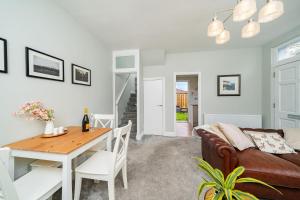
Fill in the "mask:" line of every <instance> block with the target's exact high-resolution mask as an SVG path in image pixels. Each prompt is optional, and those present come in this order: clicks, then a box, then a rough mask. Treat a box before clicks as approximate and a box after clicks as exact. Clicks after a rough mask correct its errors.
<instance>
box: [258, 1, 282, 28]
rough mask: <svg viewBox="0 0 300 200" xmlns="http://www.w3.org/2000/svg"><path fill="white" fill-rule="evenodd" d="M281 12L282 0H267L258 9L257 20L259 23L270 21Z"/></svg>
mask: <svg viewBox="0 0 300 200" xmlns="http://www.w3.org/2000/svg"><path fill="white" fill-rule="evenodd" d="M283 13H284V6H283V3H282V1H277V0H267V4H266V5H264V7H262V8H261V9H260V11H259V14H258V21H259V23H266V22H270V21H273V20H275V19H277V18H278V17H280V16H281V15H282V14H283Z"/></svg>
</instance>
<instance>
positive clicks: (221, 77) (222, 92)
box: [217, 74, 241, 96]
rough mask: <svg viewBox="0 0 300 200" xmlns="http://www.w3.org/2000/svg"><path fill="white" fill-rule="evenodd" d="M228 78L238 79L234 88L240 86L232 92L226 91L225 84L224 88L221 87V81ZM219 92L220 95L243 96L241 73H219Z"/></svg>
mask: <svg viewBox="0 0 300 200" xmlns="http://www.w3.org/2000/svg"><path fill="white" fill-rule="evenodd" d="M226 78H227V79H228V80H230V79H231V80H232V79H236V81H237V82H235V83H234V89H235V87H236V86H238V89H235V90H234V91H232V92H225V90H224V85H223V88H222V87H221V84H224V82H223V83H221V81H223V80H224V79H225V81H226ZM217 94H218V96H241V75H240V74H230V75H218V77H217Z"/></svg>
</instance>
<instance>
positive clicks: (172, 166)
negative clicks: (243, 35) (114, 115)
mask: <svg viewBox="0 0 300 200" xmlns="http://www.w3.org/2000/svg"><path fill="white" fill-rule="evenodd" d="M195 156H201V140H200V138H198V137H189V138H168V137H160V136H148V137H145V138H144V139H143V141H141V142H135V141H130V144H129V150H128V189H127V190H125V189H124V188H123V181H122V176H121V173H120V174H119V175H118V176H117V178H116V184H115V187H116V200H194V199H195V200H196V199H197V197H196V192H197V186H198V184H199V182H200V181H201V176H202V175H203V174H202V173H201V172H200V171H199V170H198V169H197V162H196V161H195V160H194V159H193V157H195ZM80 199H82V200H108V193H107V183H106V182H100V183H94V181H92V180H88V179H84V180H83V185H82V190H81V197H80Z"/></svg>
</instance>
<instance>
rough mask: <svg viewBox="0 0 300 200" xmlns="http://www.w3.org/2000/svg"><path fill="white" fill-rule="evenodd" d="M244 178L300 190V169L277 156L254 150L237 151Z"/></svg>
mask: <svg viewBox="0 0 300 200" xmlns="http://www.w3.org/2000/svg"><path fill="white" fill-rule="evenodd" d="M294 155H295V154H294ZM237 156H238V159H239V165H240V166H243V167H245V169H246V170H245V173H244V174H243V177H252V178H256V179H259V180H262V181H265V182H266V183H268V184H270V185H273V186H283V187H289V188H298V189H300V167H299V166H297V165H295V164H293V163H292V162H289V161H287V160H284V159H282V158H280V157H278V156H276V155H272V154H270V153H266V152H262V151H259V150H257V149H254V148H250V149H246V150H244V151H237Z"/></svg>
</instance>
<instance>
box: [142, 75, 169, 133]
mask: <svg viewBox="0 0 300 200" xmlns="http://www.w3.org/2000/svg"><path fill="white" fill-rule="evenodd" d="M155 80H161V81H162V98H163V128H162V132H163V135H166V134H165V133H166V98H165V95H166V91H165V89H166V88H165V80H166V79H165V77H163V76H162V77H151V78H144V79H143V81H155ZM145 123H146V122H145V120H144V124H145Z"/></svg>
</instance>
